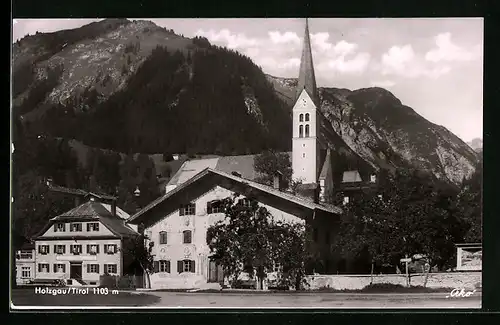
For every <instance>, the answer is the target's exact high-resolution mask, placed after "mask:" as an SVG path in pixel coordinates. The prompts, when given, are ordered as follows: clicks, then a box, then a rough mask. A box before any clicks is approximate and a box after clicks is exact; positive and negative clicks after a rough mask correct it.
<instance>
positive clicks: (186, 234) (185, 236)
mask: <svg viewBox="0 0 500 325" xmlns="http://www.w3.org/2000/svg"><path fill="white" fill-rule="evenodd" d="M182 242H183V243H184V244H191V230H184V231H183V232H182Z"/></svg>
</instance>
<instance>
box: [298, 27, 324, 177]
mask: <svg viewBox="0 0 500 325" xmlns="http://www.w3.org/2000/svg"><path fill="white" fill-rule="evenodd" d="M295 100H296V101H295V105H294V106H293V135H292V137H293V138H292V169H293V176H292V177H293V179H298V180H302V183H303V184H318V177H319V171H320V169H321V167H322V166H320V163H321V160H320V151H321V147H320V142H319V123H320V118H319V114H320V113H319V96H318V92H317V88H316V78H315V76H314V66H313V59H312V53H311V41H310V36H309V26H308V22H307V19H306V28H305V35H304V42H303V49H302V58H301V61H300V72H299V79H298V84H297V93H296V99H295Z"/></svg>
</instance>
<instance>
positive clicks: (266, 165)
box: [254, 150, 293, 188]
mask: <svg viewBox="0 0 500 325" xmlns="http://www.w3.org/2000/svg"><path fill="white" fill-rule="evenodd" d="M254 169H255V171H256V172H257V173H259V174H260V176H259V177H258V178H257V181H258V182H260V183H263V184H267V185H272V184H273V177H274V174H275V173H276V171H279V172H281V173H282V175H283V178H282V181H283V185H284V186H285V188H289V187H291V185H292V184H293V183H292V162H291V161H290V156H289V155H288V154H287V153H284V152H275V151H272V150H266V151H264V152H263V153H261V154H260V155H257V156H255V160H254Z"/></svg>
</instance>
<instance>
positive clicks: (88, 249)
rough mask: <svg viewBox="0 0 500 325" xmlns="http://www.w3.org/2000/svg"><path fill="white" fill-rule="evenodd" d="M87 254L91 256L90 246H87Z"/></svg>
mask: <svg viewBox="0 0 500 325" xmlns="http://www.w3.org/2000/svg"><path fill="white" fill-rule="evenodd" d="M87 254H90V245H89V244H87Z"/></svg>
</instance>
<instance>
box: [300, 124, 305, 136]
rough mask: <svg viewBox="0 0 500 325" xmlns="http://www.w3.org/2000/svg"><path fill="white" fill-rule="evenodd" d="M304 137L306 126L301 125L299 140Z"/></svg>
mask: <svg viewBox="0 0 500 325" xmlns="http://www.w3.org/2000/svg"><path fill="white" fill-rule="evenodd" d="M303 137H304V126H303V125H299V138H303Z"/></svg>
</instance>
